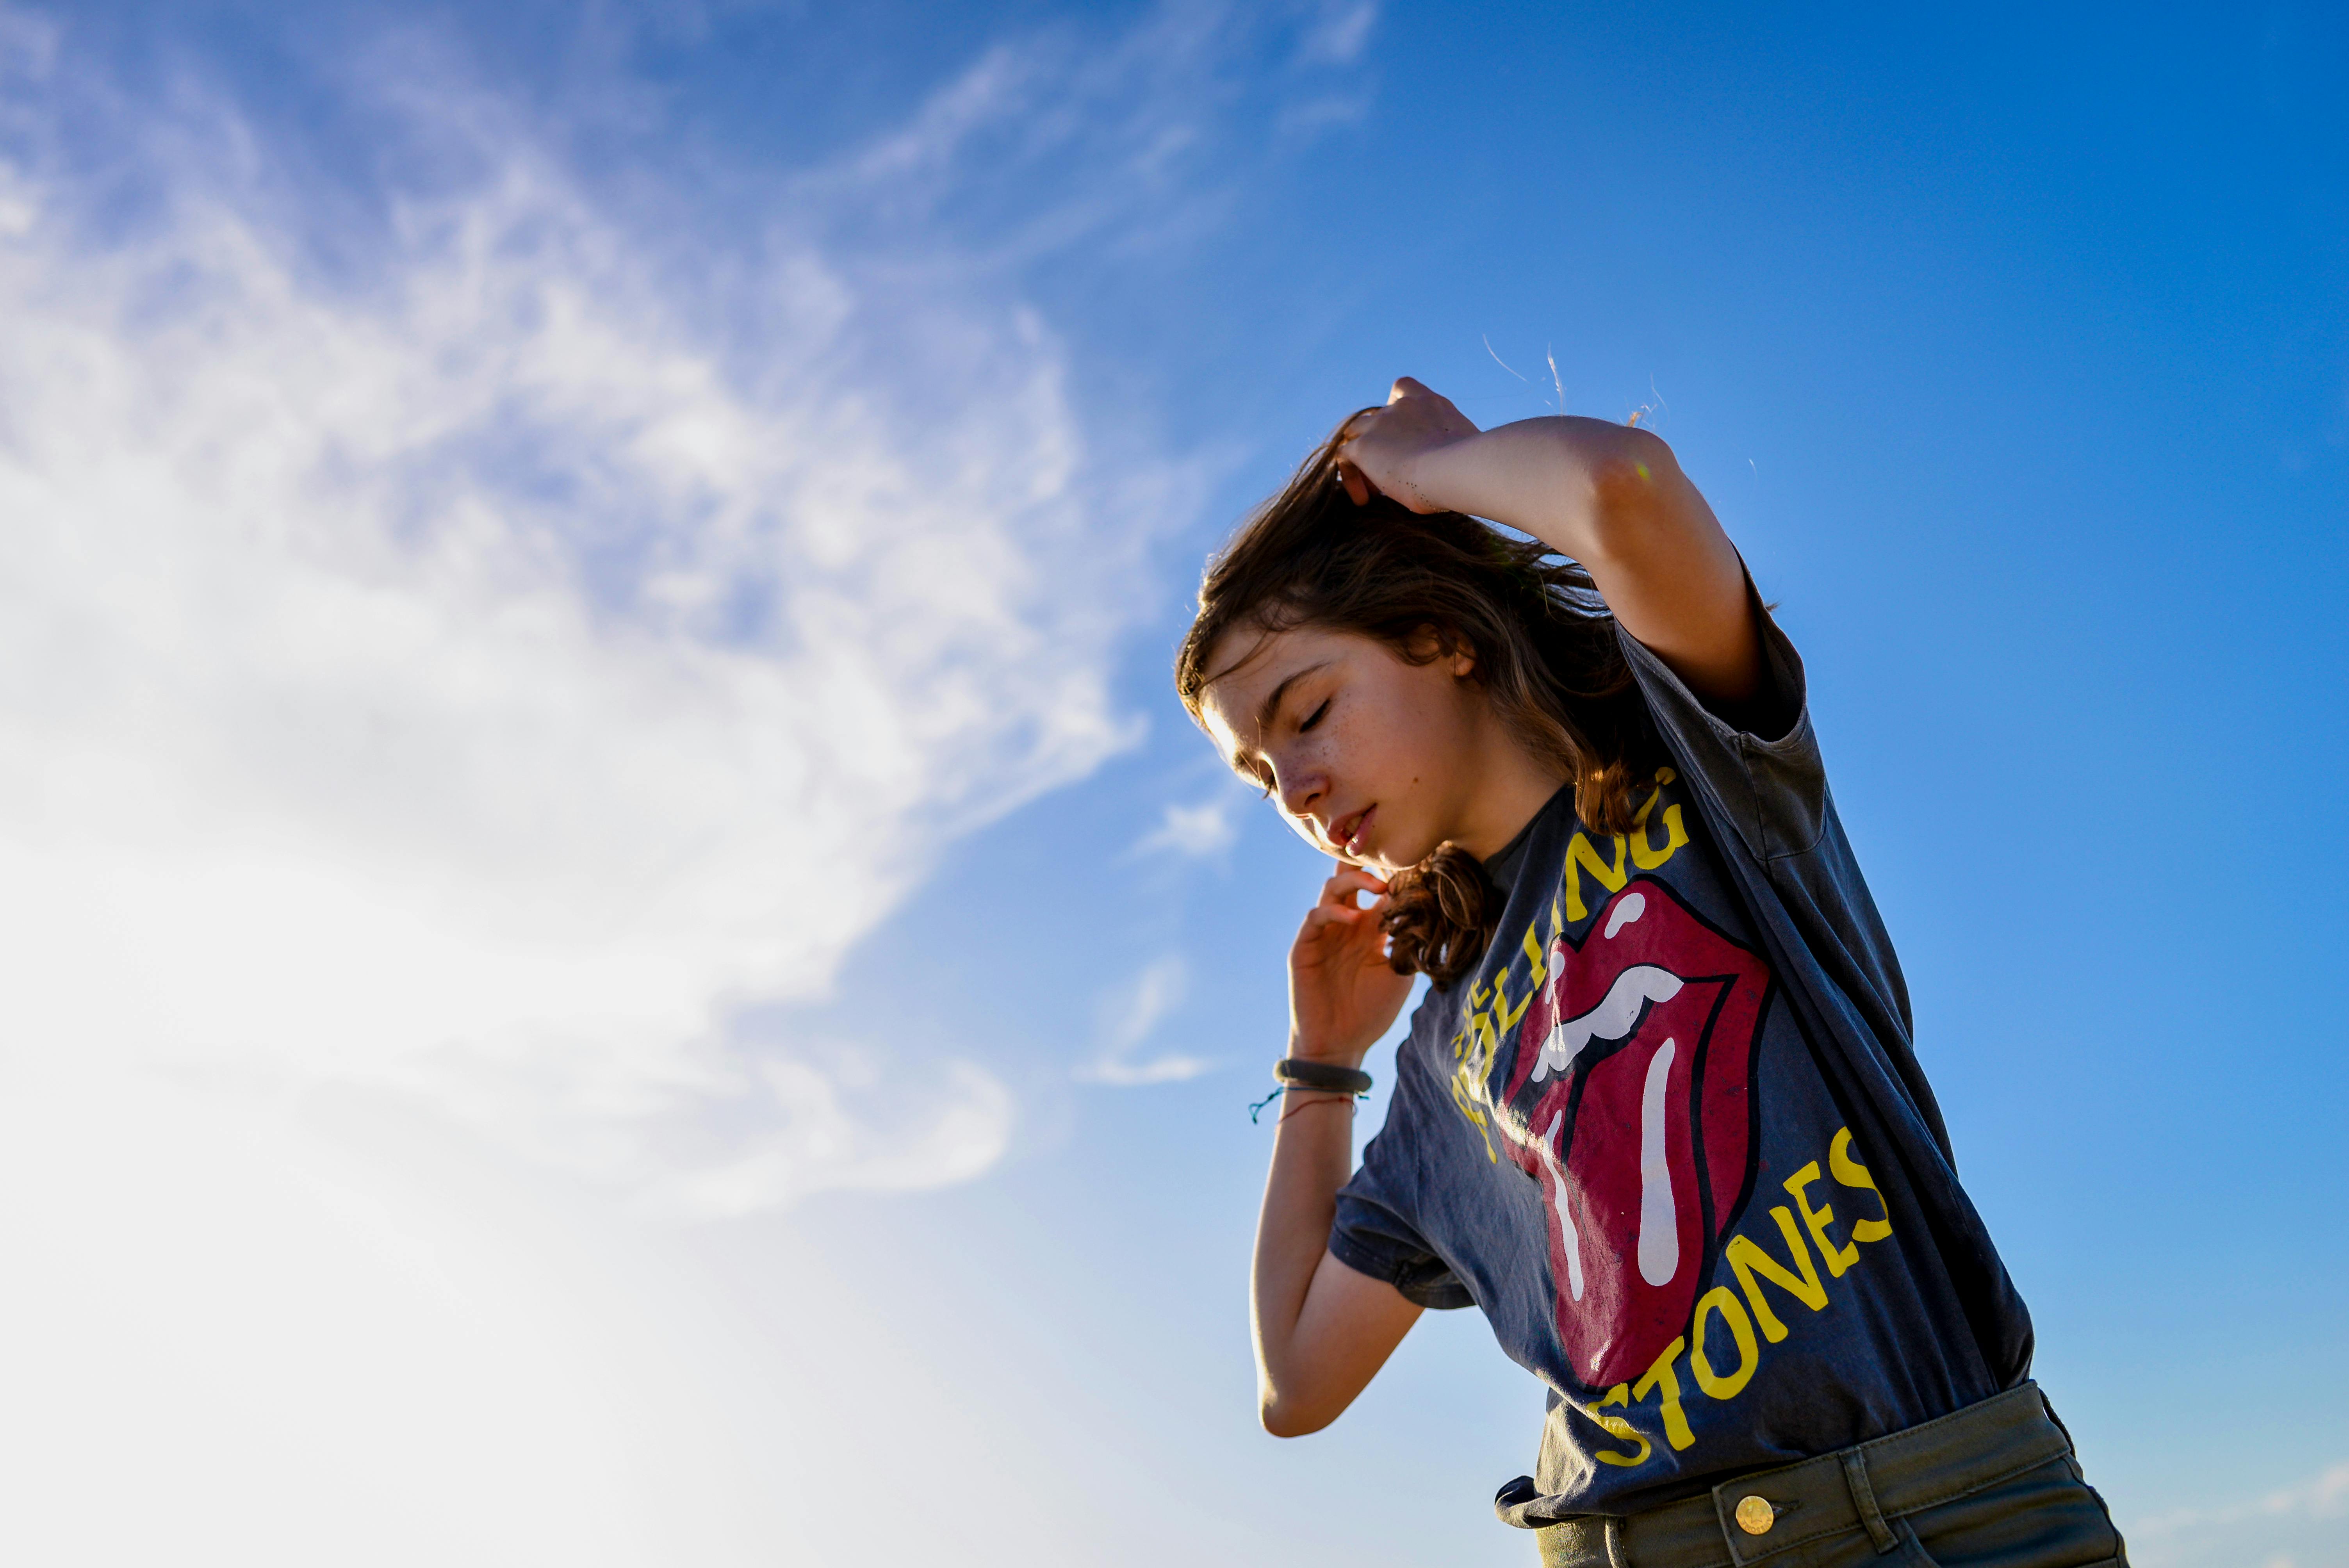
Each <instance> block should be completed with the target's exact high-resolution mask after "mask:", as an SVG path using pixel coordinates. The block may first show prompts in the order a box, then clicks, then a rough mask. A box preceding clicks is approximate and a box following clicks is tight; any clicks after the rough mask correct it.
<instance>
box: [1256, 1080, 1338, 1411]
mask: <svg viewBox="0 0 2349 1568" xmlns="http://www.w3.org/2000/svg"><path fill="white" fill-rule="evenodd" d="M1280 1105H1281V1113H1280V1125H1279V1127H1278V1129H1277V1130H1275V1132H1274V1134H1273V1144H1272V1170H1271V1171H1270V1172H1269V1173H1268V1175H1267V1177H1266V1178H1265V1186H1264V1209H1263V1212H1262V1213H1261V1214H1260V1215H1259V1216H1258V1217H1257V1231H1256V1266H1255V1271H1254V1274H1253V1277H1252V1279H1251V1282H1250V1284H1251V1286H1252V1290H1253V1295H1254V1300H1253V1304H1252V1305H1253V1307H1254V1311H1253V1315H1252V1316H1253V1322H1254V1326H1255V1330H1256V1358H1257V1394H1258V1396H1259V1397H1260V1398H1261V1400H1262V1402H1263V1404H1264V1407H1265V1408H1266V1410H1267V1411H1268V1412H1269V1411H1271V1410H1272V1409H1273V1408H1274V1407H1275V1406H1276V1404H1277V1403H1278V1401H1279V1399H1280V1398H1281V1397H1282V1396H1283V1395H1292V1396H1293V1395H1295V1394H1297V1393H1299V1392H1300V1388H1299V1385H1300V1383H1301V1382H1302V1381H1303V1378H1302V1376H1301V1374H1302V1371H1303V1368H1302V1367H1300V1366H1299V1357H1297V1356H1296V1354H1295V1352H1296V1349H1297V1338H1298V1326H1299V1321H1300V1320H1301V1319H1302V1317H1303V1316H1304V1312H1305V1304H1306V1300H1307V1297H1308V1296H1309V1294H1310V1293H1311V1291H1312V1287H1313V1276H1314V1274H1315V1273H1316V1272H1317V1271H1318V1270H1319V1267H1320V1265H1321V1258H1322V1255H1323V1253H1326V1252H1327V1251H1328V1250H1329V1244H1330V1222H1331V1221H1332V1220H1334V1219H1335V1218H1336V1217H1337V1212H1338V1189H1339V1188H1340V1187H1342V1186H1344V1185H1345V1184H1346V1178H1347V1177H1348V1176H1349V1175H1350V1174H1351V1173H1352V1166H1353V1156H1354V1147H1353V1145H1354V1109H1353V1108H1354V1101H1353V1099H1352V1097H1351V1096H1349V1095H1339V1094H1326V1093H1320V1092H1317V1091H1312V1090H1295V1089H1293V1090H1291V1091H1289V1093H1288V1094H1287V1095H1285V1096H1283V1097H1282V1099H1281V1101H1280Z"/></svg>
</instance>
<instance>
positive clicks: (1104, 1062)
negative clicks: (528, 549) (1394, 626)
mask: <svg viewBox="0 0 2349 1568" xmlns="http://www.w3.org/2000/svg"><path fill="white" fill-rule="evenodd" d="M1189 981H1190V970H1189V966H1188V965H1186V964H1185V962H1184V961H1183V957H1182V954H1166V955H1164V956H1163V957H1161V958H1158V959H1155V960H1154V961H1153V962H1152V963H1150V964H1149V965H1145V966H1144V967H1143V970H1142V972H1141V973H1140V974H1138V975H1135V976H1134V977H1133V980H1132V981H1131V982H1129V983H1128V984H1126V985H1122V986H1120V987H1118V988H1117V989H1116V990H1114V991H1112V993H1111V994H1110V995H1108V996H1106V997H1104V998H1103V999H1102V1006H1101V1012H1100V1035H1101V1041H1102V1049H1101V1054H1100V1055H1099V1056H1097V1057H1094V1058H1093V1059H1092V1061H1090V1062H1088V1063H1086V1064H1085V1065H1084V1066H1083V1067H1081V1068H1078V1070H1077V1077H1078V1078H1080V1079H1081V1080H1083V1081H1084V1082H1087V1083H1099V1084H1110V1085H1112V1086H1115V1087H1117V1088H1137V1087H1140V1086H1143V1085H1146V1084H1158V1083H1180V1082H1182V1081H1184V1080H1185V1079H1186V1078H1197V1077H1198V1076H1199V1075H1200V1074H1201V1073H1204V1072H1206V1071H1208V1070H1210V1069H1211V1068H1213V1067H1214V1066H1215V1064H1214V1063H1213V1062H1211V1061H1208V1060H1207V1059H1206V1058H1205V1057H1195V1056H1190V1055H1185V1054H1179V1053H1176V1054H1168V1055H1165V1056H1160V1057H1152V1058H1150V1059H1148V1060H1146V1061H1137V1060H1135V1059H1134V1053H1135V1052H1137V1051H1139V1050H1140V1049H1141V1048H1142V1047H1143V1046H1144V1045H1146V1044H1148V1043H1149V1040H1150V1037H1151V1035H1152V1034H1153V1033H1154V1031H1155V1030H1156V1029H1157V1027H1158V1026H1159V1025H1160V1024H1161V1023H1163V1022H1164V1021H1165V1018H1166V1016H1167V1015H1168V1014H1169V1013H1171V1012H1173V1011H1174V1008H1175V1007H1176V1006H1179V1005H1180V1004H1181V1002H1182V1000H1183V995H1184V993H1185V989H1186V988H1187V987H1188V985H1189Z"/></svg>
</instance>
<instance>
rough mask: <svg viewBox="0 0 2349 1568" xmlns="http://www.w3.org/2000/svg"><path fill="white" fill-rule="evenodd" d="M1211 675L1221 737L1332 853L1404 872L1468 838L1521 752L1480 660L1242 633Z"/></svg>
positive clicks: (1327, 635)
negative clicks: (1506, 758)
mask: <svg viewBox="0 0 2349 1568" xmlns="http://www.w3.org/2000/svg"><path fill="white" fill-rule="evenodd" d="M1207 667H1208V668H1209V669H1212V670H1219V671H1221V672H1222V673H1221V674H1219V675H1217V676H1215V678H1213V679H1212V680H1210V681H1209V682H1208V683H1207V686H1206V691H1205V692H1203V693H1202V694H1201V696H1200V703H1199V707H1200V714H1201V717H1202V718H1203V719H1204V720H1205V721H1206V727H1207V733H1208V734H1209V735H1210V736H1212V737H1214V738H1215V741H1216V745H1217V746H1218V747H1220V748H1222V750H1223V752H1224V755H1225V757H1226V758H1227V759H1229V761H1230V762H1231V765H1232V766H1233V767H1234V768H1235V769H1237V770H1238V771H1239V772H1240V774H1241V775H1242V776H1243V777H1245V778H1247V779H1251V780H1253V781H1255V782H1257V783H1259V784H1262V785H1264V786H1265V788H1266V789H1267V791H1268V793H1269V794H1270V795H1271V797H1272V798H1273V799H1274V800H1275V801H1277V802H1278V805H1279V807H1280V813H1281V815H1282V816H1283V817H1284V818H1286V819H1287V820H1288V825H1289V826H1290V827H1292V828H1294V829H1296V830H1297V832H1298V836H1299V837H1300V838H1302V839H1303V840H1304V841H1306V842H1307V843H1309V844H1311V845H1312V846H1313V847H1314V848H1315V849H1317V850H1319V851H1321V852H1322V853H1324V854H1328V855H1335V856H1337V857H1338V858H1339V859H1340V860H1343V861H1351V862H1352V863H1354V864H1356V865H1361V866H1368V867H1370V868H1371V870H1373V871H1376V872H1380V873H1381V874H1391V873H1392V872H1397V871H1401V870H1402V869H1403V868H1404V867H1406V866H1412V865H1416V864H1418V863H1419V861H1422V860H1423V859H1425V858H1426V857H1427V855H1428V854H1429V853H1430V852H1431V851H1433V850H1434V848H1435V847H1436V846H1437V845H1438V844H1440V843H1442V842H1444V841H1445V840H1446V839H1452V840H1455V841H1463V847H1464V848H1469V849H1471V850H1475V851H1481V852H1484V853H1491V852H1493V851H1495V850H1497V849H1499V848H1500V845H1498V844H1493V845H1475V844H1470V843H1467V842H1465V840H1466V838H1467V836H1468V835H1467V832H1466V829H1467V828H1468V826H1469V824H1471V823H1472V822H1474V821H1475V819H1476V817H1477V816H1478V815H1479V813H1478V812H1476V810H1475V802H1476V799H1477V796H1478V784H1479V781H1480V780H1481V779H1485V778H1486V777H1487V776H1488V773H1489V769H1488V768H1487V766H1486V765H1487V764H1488V762H1491V761H1495V760H1497V758H1495V757H1494V756H1493V755H1492V753H1493V752H1494V749H1495V747H1496V746H1499V747H1506V748H1510V749H1511V750H1512V751H1514V749H1515V748H1514V743H1513V742H1511V741H1510V740H1509V739H1508V738H1507V737H1506V735H1504V734H1503V733H1502V731H1501V727H1500V726H1499V724H1498V722H1497V720H1496V719H1495V716H1494V713H1493V710H1492V706H1491V704H1490V703H1488V702H1487V701H1486V700H1485V694H1484V692H1483V690H1482V688H1480V687H1479V686H1476V684H1475V682H1474V681H1472V680H1470V679H1469V678H1468V676H1469V673H1470V671H1472V670H1473V669H1474V668H1475V658H1474V656H1473V655H1470V654H1469V653H1468V652H1466V651H1462V652H1459V653H1455V654H1452V655H1445V656H1443V657H1439V658H1436V659H1434V660H1433V662H1431V663H1428V664H1424V665H1414V664H1413V663H1411V662H1410V661H1409V660H1407V659H1404V658H1402V657H1401V656H1399V655H1397V654H1395V653H1394V652H1393V651H1392V649H1390V648H1389V647H1388V646H1387V645H1385V644H1384V643H1381V642H1379V641H1377V640H1376V639H1375V638H1371V637H1366V636H1363V635H1361V634H1359V633H1355V632H1337V631H1330V630H1328V629H1326V628H1322V627H1316V626H1300V627H1297V628H1295V629H1293V630H1290V631H1286V632H1270V633H1266V632H1258V631H1256V630H1253V629H1251V628H1246V627H1241V628H1236V629H1235V630H1233V631H1232V632H1230V633H1228V634H1226V635H1225V636H1224V637H1223V639H1222V640H1221V641H1219V642H1218V643H1217V644H1216V646H1215V648H1214V650H1213V651H1212V655H1211V657H1210V659H1209V662H1208V665H1207Z"/></svg>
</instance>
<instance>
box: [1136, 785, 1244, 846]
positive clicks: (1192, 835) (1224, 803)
mask: <svg viewBox="0 0 2349 1568" xmlns="http://www.w3.org/2000/svg"><path fill="white" fill-rule="evenodd" d="M1238 818H1239V811H1238V803H1237V801H1234V800H1232V799H1227V798H1218V799H1209V800H1202V801H1200V802H1199V803H1198V804H1197V805H1195V806H1185V805H1181V804H1175V803H1170V804H1169V805H1168V806H1167V807H1166V810H1165V813H1164V815H1163V816H1162V817H1161V818H1160V819H1159V822H1158V826H1156V827H1155V828H1153V829H1152V830H1150V831H1149V832H1147V833H1145V834H1143V836H1142V837H1141V839H1139V840H1138V841H1135V843H1134V846H1133V852H1134V853H1136V854H1143V855H1147V854H1174V855H1188V856H1192V857H1194V858H1205V857H1206V856H1209V855H1219V854H1222V853H1223V852H1224V851H1226V850H1228V849H1230V848H1231V847H1232V845H1233V844H1234V843H1236V842H1237V841H1238V839H1239V833H1240V829H1239V820H1238Z"/></svg>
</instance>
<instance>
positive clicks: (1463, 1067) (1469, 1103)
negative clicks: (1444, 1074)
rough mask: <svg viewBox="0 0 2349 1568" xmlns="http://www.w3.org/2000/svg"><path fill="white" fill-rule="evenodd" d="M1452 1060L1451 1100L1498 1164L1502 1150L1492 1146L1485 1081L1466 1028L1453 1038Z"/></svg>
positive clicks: (1488, 1158) (1486, 1155)
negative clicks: (1478, 1069) (1469, 1050)
mask: <svg viewBox="0 0 2349 1568" xmlns="http://www.w3.org/2000/svg"><path fill="white" fill-rule="evenodd" d="M1452 1059H1453V1061H1454V1063H1455V1064H1457V1065H1455V1066H1454V1068H1453V1069H1452V1103H1453V1104H1454V1105H1455V1106H1457V1107H1459V1108H1460V1114H1461V1115H1463V1116H1464V1117H1466V1118H1467V1119H1468V1120H1469V1122H1470V1123H1471V1124H1472V1125H1473V1126H1474V1127H1475V1129H1476V1135H1477V1136H1478V1137H1479V1138H1482V1139H1483V1140H1485V1159H1487V1160H1489V1161H1492V1162H1493V1163H1494V1164H1495V1165H1498V1164H1499V1163H1500V1162H1501V1151H1500V1150H1497V1149H1495V1148H1494V1147H1493V1130H1492V1128H1491V1126H1490V1125H1488V1124H1487V1123H1486V1121H1485V1105H1484V1101H1485V1084H1484V1080H1483V1079H1482V1078H1479V1077H1478V1076H1477V1073H1476V1070H1475V1069H1476V1067H1477V1058H1476V1057H1473V1056H1471V1055H1469V1052H1468V1031H1467V1030H1466V1029H1463V1030H1461V1031H1460V1032H1459V1033H1458V1034H1456V1035H1454V1036H1453V1037H1452Z"/></svg>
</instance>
